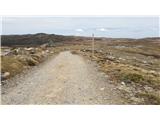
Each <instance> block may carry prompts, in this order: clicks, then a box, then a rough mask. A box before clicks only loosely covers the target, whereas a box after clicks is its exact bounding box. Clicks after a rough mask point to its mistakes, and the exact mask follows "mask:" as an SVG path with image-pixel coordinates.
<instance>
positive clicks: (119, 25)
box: [2, 16, 159, 38]
mask: <svg viewBox="0 0 160 120" xmlns="http://www.w3.org/2000/svg"><path fill="white" fill-rule="evenodd" d="M34 33H50V34H62V35H81V36H90V35H91V34H92V33H94V34H95V36H101V37H123V38H124V37H129V38H142V37H157V36H159V18H158V17H118V16H117V17H107V16H106V17H93V16H92V17H86V16H81V17H80V16H79V17H72V16H71V17H69V16H68V17H67V16H64V17H62V16H61V17H56V16H55V17H54V16H52V17H48V16H41V17H3V19H2V34H34Z"/></svg>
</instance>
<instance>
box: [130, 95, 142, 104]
mask: <svg viewBox="0 0 160 120" xmlns="http://www.w3.org/2000/svg"><path fill="white" fill-rule="evenodd" d="M130 100H132V101H134V102H136V103H142V102H143V101H144V99H143V98H137V97H134V96H133V97H131V98H130Z"/></svg>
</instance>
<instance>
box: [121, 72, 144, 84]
mask: <svg viewBox="0 0 160 120" xmlns="http://www.w3.org/2000/svg"><path fill="white" fill-rule="evenodd" d="M120 80H121V81H124V82H126V83H130V82H135V83H139V82H141V81H143V80H144V77H143V76H142V75H140V74H137V73H127V74H123V75H122V77H121V78H120Z"/></svg>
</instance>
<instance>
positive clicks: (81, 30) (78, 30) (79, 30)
mask: <svg viewBox="0 0 160 120" xmlns="http://www.w3.org/2000/svg"><path fill="white" fill-rule="evenodd" d="M76 31H77V32H83V31H84V30H83V29H76Z"/></svg>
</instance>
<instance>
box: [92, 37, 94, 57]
mask: <svg viewBox="0 0 160 120" xmlns="http://www.w3.org/2000/svg"><path fill="white" fill-rule="evenodd" d="M93 57H94V34H92V58H93Z"/></svg>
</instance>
